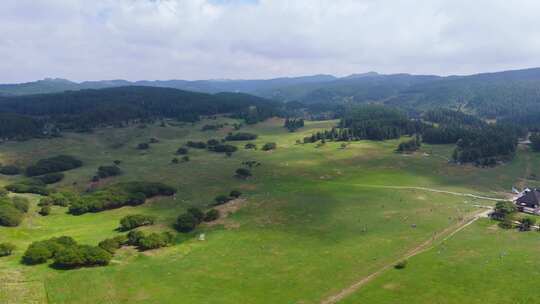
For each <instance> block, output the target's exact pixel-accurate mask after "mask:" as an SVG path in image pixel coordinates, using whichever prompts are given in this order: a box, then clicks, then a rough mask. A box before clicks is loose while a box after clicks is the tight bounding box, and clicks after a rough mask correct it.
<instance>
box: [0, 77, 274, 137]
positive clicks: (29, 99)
mask: <svg viewBox="0 0 540 304" xmlns="http://www.w3.org/2000/svg"><path fill="white" fill-rule="evenodd" d="M278 111H279V104H278V103H275V102H271V101H268V100H266V99H263V98H260V97H255V96H251V95H247V94H236V93H220V94H216V95H209V94H203V93H194V92H188V91H181V90H176V89H168V88H153V87H142V86H141V87H138V86H131V87H117V88H108V89H101V90H81V91H68V92H63V93H54V94H40V95H28V96H14V97H6V96H4V97H1V96H0V112H3V113H6V114H2V115H3V116H5V119H0V121H1V122H2V124H1V125H0V130H1V131H0V136H1V137H3V138H6V137H7V138H16V137H35V136H39V135H43V133H44V132H45V131H46V129H45V123H50V124H53V125H55V126H56V127H58V128H60V129H72V130H88V129H91V128H93V127H96V126H100V125H122V124H125V123H129V122H131V121H135V120H152V119H156V118H161V117H167V118H177V119H179V120H184V121H195V120H198V117H199V116H201V115H215V114H225V113H233V114H234V116H235V117H239V118H243V119H245V120H246V121H247V122H248V123H255V122H259V121H261V120H264V119H266V118H268V117H271V116H274V115H276V114H278ZM33 117H47V118H43V119H42V120H43V121H44V122H42V121H41V120H38V119H36V118H33Z"/></svg>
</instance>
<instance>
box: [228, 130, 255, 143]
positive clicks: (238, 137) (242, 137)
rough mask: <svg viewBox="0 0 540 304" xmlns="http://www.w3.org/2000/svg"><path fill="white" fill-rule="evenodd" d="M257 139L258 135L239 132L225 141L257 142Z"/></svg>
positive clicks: (231, 134) (230, 134)
mask: <svg viewBox="0 0 540 304" xmlns="http://www.w3.org/2000/svg"><path fill="white" fill-rule="evenodd" d="M255 139H257V134H253V133H247V132H238V133H235V134H233V133H229V135H227V137H225V140H227V141H244V140H255Z"/></svg>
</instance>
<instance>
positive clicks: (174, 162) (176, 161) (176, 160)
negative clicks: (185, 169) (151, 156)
mask: <svg viewBox="0 0 540 304" xmlns="http://www.w3.org/2000/svg"><path fill="white" fill-rule="evenodd" d="M171 163H173V164H178V163H180V160H179V159H178V158H176V157H175V158H173V159H172V160H171Z"/></svg>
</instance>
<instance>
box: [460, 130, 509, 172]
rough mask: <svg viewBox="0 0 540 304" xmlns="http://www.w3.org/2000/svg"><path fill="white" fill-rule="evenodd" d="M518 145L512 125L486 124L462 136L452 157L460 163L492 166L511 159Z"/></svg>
mask: <svg viewBox="0 0 540 304" xmlns="http://www.w3.org/2000/svg"><path fill="white" fill-rule="evenodd" d="M516 146H517V134H516V132H515V130H514V129H513V128H511V127H506V126H486V127H483V128H481V129H478V130H473V131H471V132H468V134H467V135H466V136H464V137H462V138H460V139H459V140H458V142H457V147H456V149H455V151H454V153H453V155H452V158H453V159H454V160H455V161H457V162H460V163H471V162H472V163H475V164H476V165H480V166H492V165H495V164H496V163H497V162H498V161H504V160H508V159H511V158H512V157H513V156H514V152H515V151H516Z"/></svg>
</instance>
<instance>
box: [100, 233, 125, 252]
mask: <svg viewBox="0 0 540 304" xmlns="http://www.w3.org/2000/svg"><path fill="white" fill-rule="evenodd" d="M127 243H128V237H127V236H126V235H119V236H116V237H113V238H110V239H105V240H103V241H101V242H99V244H98V246H99V247H101V248H102V249H104V250H106V251H107V252H109V253H110V254H114V253H115V252H116V250H118V249H120V248H121V247H122V246H124V245H126V244H127Z"/></svg>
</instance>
